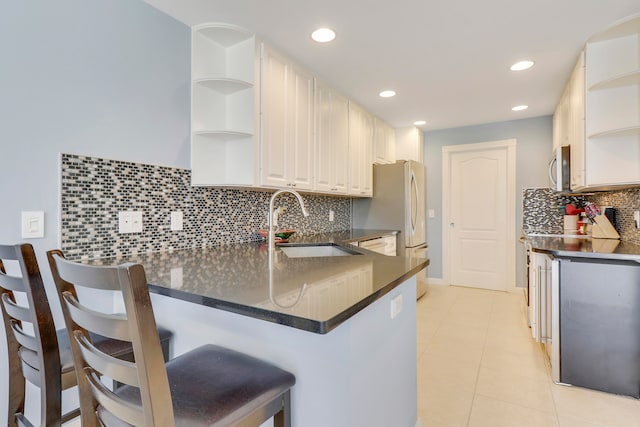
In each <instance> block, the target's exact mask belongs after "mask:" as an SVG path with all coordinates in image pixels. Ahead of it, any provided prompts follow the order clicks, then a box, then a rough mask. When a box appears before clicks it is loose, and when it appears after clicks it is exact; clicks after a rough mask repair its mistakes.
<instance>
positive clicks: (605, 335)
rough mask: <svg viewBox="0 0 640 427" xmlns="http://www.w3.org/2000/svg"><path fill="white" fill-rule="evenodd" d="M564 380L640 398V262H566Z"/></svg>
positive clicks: (563, 277) (562, 293) (562, 285)
mask: <svg viewBox="0 0 640 427" xmlns="http://www.w3.org/2000/svg"><path fill="white" fill-rule="evenodd" d="M559 294H560V307H559V311H560V312H559V317H560V319H559V320H560V381H561V382H562V383H566V384H572V385H577V386H582V387H587V388H591V389H595V390H600V391H605V392H609V393H615V394H622V395H627V396H633V397H635V398H638V397H640V264H638V263H637V262H635V261H613V260H602V259H595V258H566V259H561V260H560V289H559Z"/></svg>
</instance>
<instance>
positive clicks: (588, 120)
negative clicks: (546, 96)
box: [553, 16, 640, 191]
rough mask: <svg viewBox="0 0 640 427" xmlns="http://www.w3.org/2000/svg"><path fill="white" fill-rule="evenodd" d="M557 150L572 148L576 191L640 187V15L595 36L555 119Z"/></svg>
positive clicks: (554, 136)
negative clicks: (566, 146) (567, 146)
mask: <svg viewBox="0 0 640 427" xmlns="http://www.w3.org/2000/svg"><path fill="white" fill-rule="evenodd" d="M553 145H554V147H557V146H562V145H570V146H571V189H572V190H574V191H580V190H587V191H589V190H606V189H613V188H624V187H631V186H637V185H639V184H640V16H635V17H632V18H628V19H625V20H623V21H620V22H618V23H616V24H614V25H612V26H611V27H609V28H608V29H606V30H605V31H602V32H600V33H598V34H596V35H594V36H593V37H591V38H590V39H589V40H588V41H587V44H586V46H585V50H584V52H583V53H582V54H581V55H580V57H579V58H578V62H577V63H576V66H575V68H574V70H573V73H572V74H571V78H570V79H569V82H568V83H567V86H566V88H565V91H564V93H563V95H562V97H561V98H560V102H559V103H558V106H557V108H556V111H555V114H554V117H553Z"/></svg>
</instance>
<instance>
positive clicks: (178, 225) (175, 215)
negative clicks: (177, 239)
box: [171, 211, 183, 231]
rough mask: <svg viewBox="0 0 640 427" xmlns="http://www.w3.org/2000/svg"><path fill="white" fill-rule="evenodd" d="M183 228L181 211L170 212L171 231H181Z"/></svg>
mask: <svg viewBox="0 0 640 427" xmlns="http://www.w3.org/2000/svg"><path fill="white" fill-rule="evenodd" d="M182 228H183V217H182V212H181V211H174V212H171V231H181V230H182Z"/></svg>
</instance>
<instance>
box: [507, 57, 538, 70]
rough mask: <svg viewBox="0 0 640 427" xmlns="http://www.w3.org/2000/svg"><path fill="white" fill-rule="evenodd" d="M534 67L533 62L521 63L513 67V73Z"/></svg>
mask: <svg viewBox="0 0 640 427" xmlns="http://www.w3.org/2000/svg"><path fill="white" fill-rule="evenodd" d="M531 67H533V61H529V60H527V61H520V62H516V63H515V64H513V65H512V66H511V71H522V70H527V69H529V68H531Z"/></svg>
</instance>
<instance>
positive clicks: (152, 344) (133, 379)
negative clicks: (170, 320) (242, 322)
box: [48, 251, 295, 427]
mask: <svg viewBox="0 0 640 427" xmlns="http://www.w3.org/2000/svg"><path fill="white" fill-rule="evenodd" d="M48 256H49V262H50V263H51V265H52V270H54V271H56V274H54V277H57V279H56V287H57V288H58V294H59V296H60V299H61V303H62V306H63V313H64V316H65V321H66V322H67V330H68V331H70V335H71V336H72V339H71V341H72V344H71V349H72V351H73V354H74V360H75V366H76V372H77V376H78V386H79V387H80V398H81V403H80V408H81V412H82V422H83V424H82V425H83V427H97V426H101V425H104V426H107V427H111V426H128V425H135V426H146V427H151V426H160V427H165V426H166V427H173V426H237V425H241V426H259V425H260V424H262V423H263V422H264V421H266V420H268V419H269V418H271V417H274V423H275V425H276V426H278V427H284V426H290V423H291V415H290V388H291V387H292V386H293V385H294V383H295V377H294V376H293V375H292V374H291V373H289V372H286V371H284V370H282V369H280V368H277V367H275V366H273V365H270V364H268V363H266V362H264V361H261V360H259V359H256V358H254V357H251V356H248V355H245V354H242V353H238V352H236V351H233V350H229V349H226V348H223V347H219V346H216V345H204V346H202V347H198V348H196V349H195V350H192V351H190V352H188V353H186V354H183V355H181V356H179V357H177V358H175V359H173V360H171V361H169V362H168V363H167V364H166V365H165V364H164V362H163V360H162V358H161V351H160V343H159V342H158V336H157V334H155V333H153V331H154V329H155V319H154V315H153V309H152V307H151V299H150V296H149V289H148V286H147V280H146V277H145V273H144V269H143V267H142V266H141V265H138V264H123V265H120V266H114V267H98V266H89V265H85V264H78V263H73V262H69V261H67V260H65V259H64V258H63V257H62V256H61V255H60V253H59V252H58V251H50V252H48ZM74 285H75V287H74ZM80 287H87V288H92V289H103V290H111V291H121V292H122V296H123V300H124V305H125V311H126V313H125V315H124V316H123V315H120V316H118V315H112V314H106V313H99V312H96V311H94V310H92V309H90V308H88V307H86V306H85V305H84V304H83V303H82V302H81V301H79V300H78V295H77V293H76V288H80ZM88 331H91V332H95V333H99V334H101V335H104V336H107V337H110V338H114V339H118V340H124V341H130V342H131V343H132V346H133V350H134V354H135V362H127V361H122V360H117V359H113V358H110V357H109V356H108V355H105V354H104V353H103V352H101V351H100V350H99V349H97V348H96V347H95V346H94V345H93V343H92V342H91V338H90V336H89V334H88ZM102 376H106V377H108V378H111V379H114V380H116V381H119V382H121V383H124V384H127V385H125V386H123V387H121V388H118V389H117V390H115V392H112V391H110V390H108V389H107V388H106V387H104V385H103V383H102V382H101V377H102Z"/></svg>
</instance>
